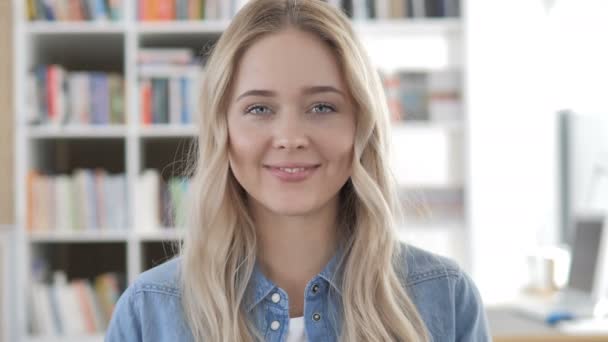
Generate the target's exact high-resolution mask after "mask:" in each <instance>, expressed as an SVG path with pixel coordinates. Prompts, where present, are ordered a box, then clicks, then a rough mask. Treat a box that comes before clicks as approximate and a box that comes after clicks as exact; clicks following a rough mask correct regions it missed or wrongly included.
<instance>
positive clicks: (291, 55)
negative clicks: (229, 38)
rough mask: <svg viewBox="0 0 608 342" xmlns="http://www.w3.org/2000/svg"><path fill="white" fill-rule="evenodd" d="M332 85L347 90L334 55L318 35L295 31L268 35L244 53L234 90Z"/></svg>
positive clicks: (238, 68)
mask: <svg viewBox="0 0 608 342" xmlns="http://www.w3.org/2000/svg"><path fill="white" fill-rule="evenodd" d="M314 85H331V86H334V87H336V88H339V89H341V90H345V89H344V82H343V77H342V72H341V69H340V67H339V64H338V60H337V58H336V56H335V53H334V52H333V51H332V49H331V48H330V47H329V46H328V45H327V43H325V42H323V41H322V40H321V39H320V38H319V37H318V36H316V35H314V34H312V33H309V32H304V31H301V30H298V29H295V28H288V29H285V30H282V31H280V32H278V33H273V34H269V35H266V36H264V37H262V38H261V39H259V40H258V41H256V42H255V43H254V44H253V45H251V46H250V47H249V48H248V49H247V50H246V51H245V53H244V54H243V56H242V57H241V59H240V60H239V63H238V65H237V70H236V78H235V84H234V87H235V90H236V92H237V94H238V93H239V92H240V91H246V90H249V89H252V88H265V89H266V88H267V89H271V90H275V91H281V90H288V89H296V88H300V87H304V86H314Z"/></svg>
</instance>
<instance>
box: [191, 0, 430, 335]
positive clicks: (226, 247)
mask: <svg viewBox="0 0 608 342" xmlns="http://www.w3.org/2000/svg"><path fill="white" fill-rule="evenodd" d="M287 27H294V28H296V29H300V30H303V31H306V32H310V33H313V34H315V35H316V36H318V37H319V38H320V39H321V40H323V41H324V42H326V43H327V44H328V46H329V47H331V48H332V50H333V51H334V53H335V56H336V58H337V59H338V61H339V65H340V66H341V68H342V70H341V71H342V73H343V75H344V77H345V80H346V84H347V85H348V87H349V91H350V93H351V95H352V98H353V99H354V101H355V105H356V108H357V110H356V122H357V128H356V134H355V143H354V153H353V156H354V157H353V167H352V175H351V177H350V179H349V181H348V182H347V183H346V184H345V185H344V187H343V188H342V189H341V191H340V192H341V193H340V196H341V203H340V205H341V208H340V210H339V215H340V217H339V220H338V222H342V223H344V225H343V226H342V227H340V229H341V234H342V236H343V246H344V253H343V258H342V260H341V261H340V263H339V264H340V270H341V272H342V279H343V281H342V285H341V286H342V289H341V290H342V291H341V292H342V308H341V312H342V317H343V320H342V322H341V327H340V331H341V335H340V340H342V341H428V335H427V330H426V327H425V325H424V323H423V321H422V319H421V318H420V316H419V314H418V312H417V310H416V307H415V306H414V304H413V302H412V301H411V300H410V298H409V296H408V294H407V292H406V290H405V288H404V286H403V284H402V280H400V274H401V272H403V271H404V270H403V267H404V266H403V260H402V257H403V256H402V254H401V251H400V249H401V244H400V243H399V242H398V239H397V236H396V233H395V228H394V227H395V224H394V218H395V213H396V211H397V195H396V192H395V185H394V183H393V178H392V176H391V174H390V172H389V167H388V147H389V137H388V132H389V120H388V109H387V106H386V102H385V97H384V93H383V90H382V86H381V83H380V80H379V77H378V74H377V73H376V71H375V70H374V69H373V68H372V66H371V64H370V62H369V60H368V58H367V56H366V55H365V53H364V49H363V47H362V45H361V43H360V42H359V41H358V40H357V38H356V36H355V34H354V32H353V30H352V28H351V26H350V23H349V20H348V19H347V18H346V17H345V16H344V15H343V14H342V13H341V12H340V11H338V10H336V9H335V8H333V7H331V6H330V5H328V4H326V3H324V2H322V1H317V0H305V1H296V0H252V1H250V2H249V3H248V4H247V5H246V6H245V7H244V8H243V9H242V10H241V11H239V13H238V14H237V15H236V17H235V18H234V19H233V20H232V22H231V24H230V25H229V26H228V28H227V29H226V30H225V31H224V33H223V34H222V36H221V38H220V39H219V41H218V42H217V44H216V46H215V47H214V49H213V52H212V54H211V56H210V57H209V60H208V63H207V68H206V70H207V71H206V73H205V79H204V82H203V91H202V97H201V108H202V116H201V118H200V134H199V137H198V146H197V150H196V151H195V154H196V158H195V160H194V163H193V164H192V167H193V168H194V169H193V170H191V175H192V182H191V197H192V198H191V201H190V203H189V205H190V206H191V207H190V210H189V211H188V213H189V214H188V217H187V219H186V220H187V221H186V225H187V227H188V229H187V233H186V236H185V238H184V242H183V244H182V246H181V250H180V255H181V272H180V281H181V287H182V304H183V308H184V313H185V317H186V320H187V323H188V325H189V327H190V329H191V331H192V333H193V336H194V338H195V339H196V340H197V341H201V340H204V341H231V342H241V341H243V342H244V341H252V340H256V339H258V340H262V339H263V338H262V337H261V335H260V332H258V331H256V329H255V327H254V326H253V323H252V322H251V320H250V319H249V318H248V316H247V313H246V312H245V310H244V302H245V299H246V298H245V296H246V289H247V284H248V281H249V279H250V278H251V276H252V273H253V270H254V265H255V256H256V248H257V242H256V234H255V226H254V222H253V221H252V219H251V216H250V213H249V211H248V208H247V205H246V200H245V198H246V193H245V191H244V190H243V188H242V187H241V186H240V185H239V183H238V182H237V180H236V179H235V177H234V175H233V174H232V172H231V170H230V167H229V160H228V144H229V141H228V128H227V119H226V115H227V114H226V112H227V108H228V103H227V102H228V101H229V96H230V89H231V82H232V81H233V78H234V73H235V69H236V66H237V64H238V62H239V58H240V57H241V56H242V55H243V53H244V51H245V50H246V49H247V48H248V47H249V46H251V45H252V44H255V42H256V41H257V40H259V39H260V38H261V37H263V36H265V35H268V34H273V33H276V32H278V31H281V30H283V29H285V28H287Z"/></svg>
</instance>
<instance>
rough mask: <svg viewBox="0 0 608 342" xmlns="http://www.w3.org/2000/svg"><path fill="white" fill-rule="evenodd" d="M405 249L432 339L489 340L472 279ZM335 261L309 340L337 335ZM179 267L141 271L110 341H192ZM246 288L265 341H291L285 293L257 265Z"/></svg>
mask: <svg viewBox="0 0 608 342" xmlns="http://www.w3.org/2000/svg"><path fill="white" fill-rule="evenodd" d="M405 251H406V252H405V255H402V256H401V259H400V260H402V262H403V266H404V267H403V270H405V269H407V274H405V272H403V273H402V275H400V279H401V280H402V283H403V285H404V286H405V287H406V289H407V291H408V293H409V294H410V297H411V298H412V300H413V302H414V303H415V305H416V307H417V308H418V311H419V313H420V315H421V317H422V319H423V321H424V322H425V324H426V326H427V329H428V331H429V333H430V335H431V339H432V341H434V342H444V341H467V342H471V341H491V338H490V336H489V332H488V327H487V321H486V316H485V312H484V310H483V305H482V302H481V299H480V296H479V293H478V291H477V288H476V287H475V285H474V284H473V282H472V281H471V279H470V278H469V277H468V276H467V275H466V274H465V273H464V272H463V271H462V270H461V269H460V268H459V267H458V266H457V265H456V264H455V263H454V262H452V261H450V260H448V259H446V258H443V257H439V256H437V255H434V254H431V253H429V252H426V251H423V250H421V249H418V248H415V247H412V246H408V247H407V249H405ZM337 261H338V253H336V255H335V256H334V257H333V258H332V260H330V261H329V263H328V264H327V265H326V267H325V268H324V269H323V271H321V273H319V274H318V275H317V276H315V277H314V278H313V279H311V280H310V282H309V283H308V284H307V286H306V290H305V299H304V319H305V327H306V335H307V337H308V340H309V341H315V342H325V341H327V342H330V341H336V340H337V336H338V335H339V331H338V329H339V328H340V324H339V322H340V312H339V308H340V307H341V299H340V288H339V286H338V284H339V283H340V273H339V272H338V270H337V267H336V265H337ZM179 265H180V264H179V259H173V260H171V261H168V262H165V263H164V264H162V265H159V266H157V267H155V268H152V269H150V270H148V271H146V272H144V273H142V274H141V275H140V276H139V277H138V279H137V280H136V281H135V282H134V283H133V284H132V285H131V286H129V288H128V289H127V290H126V291H125V292H124V293H123V294H122V296H121V297H120V299H119V300H118V303H117V304H116V307H115V311H114V314H113V317H112V320H111V322H110V326H109V328H108V331H107V334H106V341H110V342H115V341H146V342H148V341H193V337H192V333H191V332H190V330H189V328H188V326H187V324H186V321H185V320H184V315H183V312H182V307H181V298H180V290H179V283H178V274H177V273H178V268H179ZM247 291H248V296H247V298H249V300H248V301H247V302H246V303H245V304H246V308H247V310H248V312H249V314H250V315H251V319H253V321H254V322H255V325H256V327H257V328H258V329H259V331H261V332H262V333H263V335H264V336H265V340H266V341H273V342H274V341H277V342H278V341H285V338H286V336H287V331H288V329H289V326H288V324H289V302H288V297H287V293H286V292H285V291H284V290H283V289H281V288H279V287H278V286H276V285H275V284H274V283H273V282H272V281H270V280H269V279H268V278H266V277H265V276H264V274H262V272H260V270H259V268H258V267H257V266H256V268H255V271H254V274H253V277H252V279H251V280H250V282H249V284H248V290H247ZM277 293H278V294H279V296H280V298H279V297H278V296H277V295H276V294H277ZM275 321H276V322H278V324H277V323H276V322H275ZM273 322H275V323H274V324H273ZM273 328H275V329H274V330H273Z"/></svg>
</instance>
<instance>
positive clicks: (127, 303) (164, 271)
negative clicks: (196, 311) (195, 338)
mask: <svg viewBox="0 0 608 342" xmlns="http://www.w3.org/2000/svg"><path fill="white" fill-rule="evenodd" d="M179 269H180V259H179V258H175V259H171V260H169V261H167V262H164V263H163V264H161V265H158V266H156V267H154V268H152V269H150V270H148V271H146V272H143V273H142V274H140V275H139V276H138V277H137V279H136V280H135V281H134V282H133V283H132V284H131V285H130V286H129V287H128V288H127V289H126V290H125V292H123V293H122V295H121V296H120V298H119V299H118V301H117V303H116V305H115V307H114V311H113V313H112V319H111V320H110V323H109V326H108V329H107V331H106V341H112V342H113V341H151V340H161V341H191V340H192V339H191V336H190V333H189V330H188V328H187V325H186V323H185V320H184V315H183V308H182V304H181V295H180V291H179V288H180V286H179Z"/></svg>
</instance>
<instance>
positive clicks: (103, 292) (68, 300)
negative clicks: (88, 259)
mask: <svg viewBox="0 0 608 342" xmlns="http://www.w3.org/2000/svg"><path fill="white" fill-rule="evenodd" d="M120 278H121V277H120V276H119V275H118V274H116V273H105V274H101V275H99V276H97V277H96V278H95V279H94V281H93V283H92V284H91V282H90V281H89V280H88V279H74V280H72V281H70V282H68V281H67V277H66V275H65V273H64V272H62V271H55V273H54V274H53V282H52V284H50V285H49V284H46V283H44V282H42V281H35V282H34V283H33V284H32V285H31V287H30V312H31V320H30V327H31V329H30V330H31V333H32V334H34V335H40V336H80V337H82V336H83V335H93V334H96V333H97V334H99V333H103V332H104V331H105V330H106V328H107V326H108V323H109V322H110V319H111V317H112V312H113V310H114V306H115V304H116V301H117V300H118V297H119V296H120V293H122V285H121V280H120Z"/></svg>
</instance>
